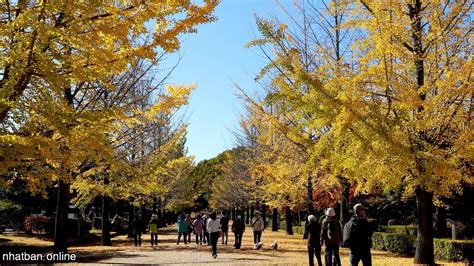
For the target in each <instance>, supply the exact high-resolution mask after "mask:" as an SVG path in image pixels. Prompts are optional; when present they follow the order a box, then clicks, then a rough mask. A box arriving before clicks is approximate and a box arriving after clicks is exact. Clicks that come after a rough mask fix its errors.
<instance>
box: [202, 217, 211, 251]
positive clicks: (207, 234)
mask: <svg viewBox="0 0 474 266" xmlns="http://www.w3.org/2000/svg"><path fill="white" fill-rule="evenodd" d="M208 220H209V218H208V217H207V215H206V214H204V215H203V217H202V221H203V222H204V227H203V228H202V230H203V236H204V239H203V241H202V242H204V244H206V243H207V245H208V246H209V245H211V240H210V239H209V232H208V231H207V222H208Z"/></svg>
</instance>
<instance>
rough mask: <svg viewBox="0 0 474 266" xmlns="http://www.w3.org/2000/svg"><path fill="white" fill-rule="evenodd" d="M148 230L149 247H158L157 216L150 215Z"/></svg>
mask: <svg viewBox="0 0 474 266" xmlns="http://www.w3.org/2000/svg"><path fill="white" fill-rule="evenodd" d="M148 230H149V231H150V237H151V246H152V247H153V246H155V245H158V215H156V214H153V215H151V220H150V223H149V224H148Z"/></svg>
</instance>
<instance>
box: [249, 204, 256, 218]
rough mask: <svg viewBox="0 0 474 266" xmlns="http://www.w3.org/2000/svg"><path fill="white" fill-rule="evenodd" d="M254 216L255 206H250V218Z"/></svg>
mask: <svg viewBox="0 0 474 266" xmlns="http://www.w3.org/2000/svg"><path fill="white" fill-rule="evenodd" d="M254 216H255V207H253V206H252V207H250V218H253V217H254Z"/></svg>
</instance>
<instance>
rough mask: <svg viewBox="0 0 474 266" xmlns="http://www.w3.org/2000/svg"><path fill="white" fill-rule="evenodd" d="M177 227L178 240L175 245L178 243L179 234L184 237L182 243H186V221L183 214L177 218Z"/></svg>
mask: <svg viewBox="0 0 474 266" xmlns="http://www.w3.org/2000/svg"><path fill="white" fill-rule="evenodd" d="M177 229H178V242H176V245H179V242H180V240H181V236H183V238H184V244H188V240H187V232H188V222H187V221H186V216H184V214H182V215H181V216H180V217H179V219H178V222H177Z"/></svg>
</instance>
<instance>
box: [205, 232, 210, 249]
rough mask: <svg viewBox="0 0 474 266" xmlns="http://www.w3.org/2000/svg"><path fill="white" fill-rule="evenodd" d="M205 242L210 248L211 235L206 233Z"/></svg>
mask: <svg viewBox="0 0 474 266" xmlns="http://www.w3.org/2000/svg"><path fill="white" fill-rule="evenodd" d="M203 242H204V244H205V243H207V245H208V246H209V245H210V244H211V240H210V239H209V233H208V232H207V231H204V239H203Z"/></svg>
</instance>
